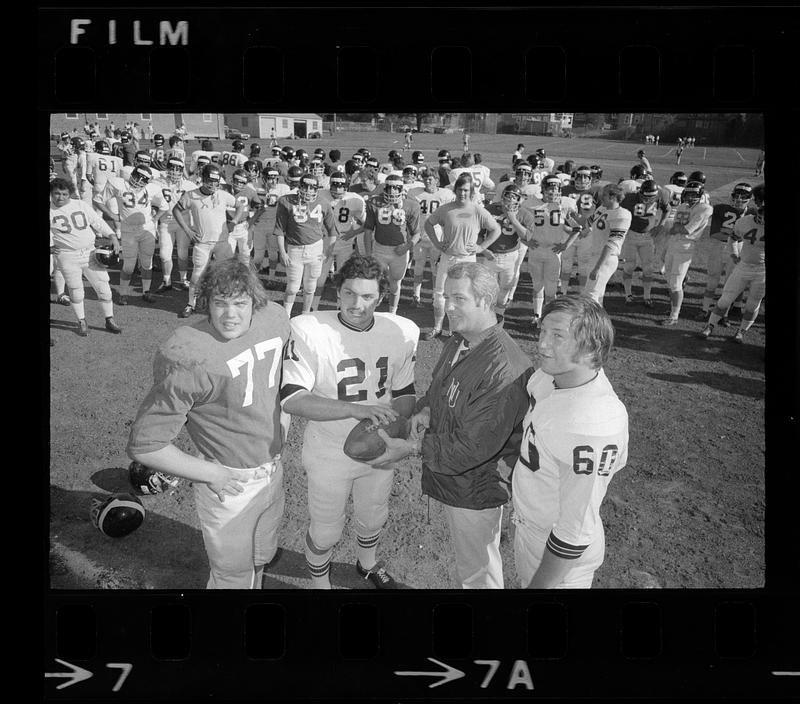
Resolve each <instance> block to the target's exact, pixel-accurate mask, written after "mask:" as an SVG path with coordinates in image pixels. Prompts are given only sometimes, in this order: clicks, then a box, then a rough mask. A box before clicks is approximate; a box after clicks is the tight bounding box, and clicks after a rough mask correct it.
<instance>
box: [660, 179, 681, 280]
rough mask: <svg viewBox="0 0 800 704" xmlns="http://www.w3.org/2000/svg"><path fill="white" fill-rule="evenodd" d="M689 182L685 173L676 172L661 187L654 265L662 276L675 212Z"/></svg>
mask: <svg viewBox="0 0 800 704" xmlns="http://www.w3.org/2000/svg"><path fill="white" fill-rule="evenodd" d="M688 182H689V179H688V178H687V176H686V174H685V173H684V172H683V171H676V172H675V173H674V174H672V176H671V177H670V179H669V183H667V184H665V185H664V186H662V187H661V209H662V211H663V212H662V215H661V222H660V223H659V224H658V227H656V228H655V230H654V232H653V242H654V246H655V254H654V255H653V261H654V265H655V266H657V267H658V272H659V273H660V274H663V273H664V258H665V257H666V254H667V243H668V242H669V231H670V229H671V228H672V224H673V223H674V222H675V211H676V210H677V209H678V206H679V205H680V204H681V198H682V195H683V189H684V188H685V187H686V184H687V183H688Z"/></svg>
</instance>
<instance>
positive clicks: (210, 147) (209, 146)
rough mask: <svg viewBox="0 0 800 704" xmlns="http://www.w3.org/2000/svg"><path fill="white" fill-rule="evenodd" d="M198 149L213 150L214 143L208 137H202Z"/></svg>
mask: <svg viewBox="0 0 800 704" xmlns="http://www.w3.org/2000/svg"><path fill="white" fill-rule="evenodd" d="M200 149H202V150H203V151H204V152H213V151H214V143H213V142H212V141H211V140H210V139H204V140H203V141H202V142H200Z"/></svg>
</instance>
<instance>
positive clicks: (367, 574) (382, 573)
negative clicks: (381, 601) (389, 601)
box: [356, 560, 397, 589]
mask: <svg viewBox="0 0 800 704" xmlns="http://www.w3.org/2000/svg"><path fill="white" fill-rule="evenodd" d="M356 571H357V572H358V573H359V574H360V575H361V576H362V577H363V578H364V579H368V580H369V581H370V582H372V584H373V585H374V586H375V589H397V583H396V582H395V581H394V579H392V577H391V575H390V574H389V573H388V572H387V571H386V568H385V567H384V565H383V563H382V562H377V563H376V564H375V566H374V567H372V568H371V569H368V570H365V569H364V568H363V567H362V566H361V562H359V561H358V560H356Z"/></svg>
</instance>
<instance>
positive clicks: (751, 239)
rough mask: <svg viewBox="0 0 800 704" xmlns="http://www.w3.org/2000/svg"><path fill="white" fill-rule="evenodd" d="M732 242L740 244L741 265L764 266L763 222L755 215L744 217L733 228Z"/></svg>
mask: <svg viewBox="0 0 800 704" xmlns="http://www.w3.org/2000/svg"><path fill="white" fill-rule="evenodd" d="M733 239H734V241H741V242H742V249H741V252H740V255H739V256H740V257H741V263H742V264H750V265H751V266H760V267H763V266H765V261H766V260H765V258H764V221H763V220H761V218H759V217H758V216H757V215H745V216H743V217H741V218H739V219H738V220H737V221H736V224H735V225H734V226H733Z"/></svg>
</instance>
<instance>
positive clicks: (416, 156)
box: [411, 150, 425, 164]
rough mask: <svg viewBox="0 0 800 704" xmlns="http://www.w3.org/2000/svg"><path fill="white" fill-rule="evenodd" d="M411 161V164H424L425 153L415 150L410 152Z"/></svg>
mask: <svg viewBox="0 0 800 704" xmlns="http://www.w3.org/2000/svg"><path fill="white" fill-rule="evenodd" d="M411 163H412V164H424V163H425V155H424V154H423V153H422V152H421V151H419V150H417V151H415V152H411Z"/></svg>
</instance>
